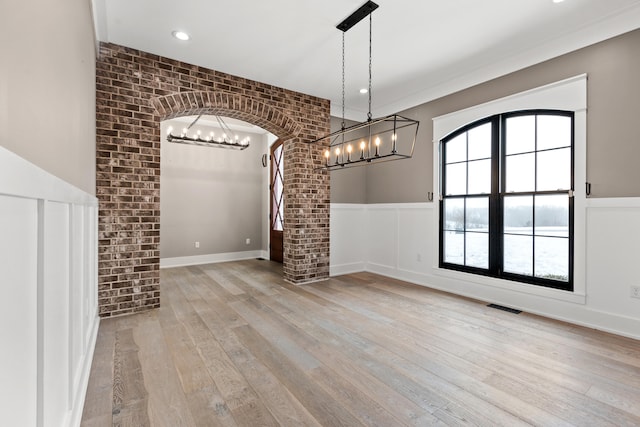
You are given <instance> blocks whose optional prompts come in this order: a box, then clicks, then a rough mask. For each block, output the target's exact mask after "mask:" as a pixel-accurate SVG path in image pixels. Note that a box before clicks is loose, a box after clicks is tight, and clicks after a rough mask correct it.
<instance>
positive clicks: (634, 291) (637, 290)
mask: <svg viewBox="0 0 640 427" xmlns="http://www.w3.org/2000/svg"><path fill="white" fill-rule="evenodd" d="M631 298H640V286H631Z"/></svg>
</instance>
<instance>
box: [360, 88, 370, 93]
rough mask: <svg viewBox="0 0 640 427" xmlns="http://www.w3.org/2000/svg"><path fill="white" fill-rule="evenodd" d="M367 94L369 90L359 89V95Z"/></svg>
mask: <svg viewBox="0 0 640 427" xmlns="http://www.w3.org/2000/svg"><path fill="white" fill-rule="evenodd" d="M368 92H369V90H368V89H367V88H365V87H363V88H362V89H360V93H361V94H363V95H364V94H365V93H368Z"/></svg>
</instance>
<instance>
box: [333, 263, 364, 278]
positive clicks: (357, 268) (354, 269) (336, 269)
mask: <svg viewBox="0 0 640 427" xmlns="http://www.w3.org/2000/svg"><path fill="white" fill-rule="evenodd" d="M365 270H366V264H365V263H364V262H354V263H351V264H340V265H331V266H330V267H329V276H331V277H333V276H342V275H343V274H351V273H359V272H361V271H365Z"/></svg>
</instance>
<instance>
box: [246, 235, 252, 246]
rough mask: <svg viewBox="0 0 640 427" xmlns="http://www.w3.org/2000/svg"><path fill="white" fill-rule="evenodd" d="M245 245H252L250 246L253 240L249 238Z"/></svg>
mask: <svg viewBox="0 0 640 427" xmlns="http://www.w3.org/2000/svg"><path fill="white" fill-rule="evenodd" d="M245 243H246V244H247V245H250V244H251V239H250V238H248V237H247V240H245Z"/></svg>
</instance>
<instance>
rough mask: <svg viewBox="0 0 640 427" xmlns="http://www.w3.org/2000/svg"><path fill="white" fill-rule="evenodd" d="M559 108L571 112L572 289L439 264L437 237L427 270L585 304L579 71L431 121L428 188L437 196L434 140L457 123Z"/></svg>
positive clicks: (583, 83)
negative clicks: (431, 137) (522, 281)
mask: <svg viewBox="0 0 640 427" xmlns="http://www.w3.org/2000/svg"><path fill="white" fill-rule="evenodd" d="M538 109H547V110H565V111H573V112H574V126H575V134H574V182H575V198H574V253H573V263H574V272H573V274H574V276H573V292H570V291H563V290H558V289H551V288H545V287H542V286H539V285H531V284H526V283H521V282H514V281H510V280H505V279H497V278H492V277H486V276H480V275H476V274H472V273H463V272H459V271H453V270H448V269H444V268H440V267H439V265H438V256H439V241H438V239H434V242H433V244H434V250H433V254H434V258H433V265H434V267H433V272H434V274H437V275H439V276H443V277H448V278H452V279H457V280H464V281H467V282H472V283H478V284H482V285H487V286H494V287H498V288H502V289H509V290H513V291H520V292H523V293H529V294H533V295H537V296H544V297H549V298H554V299H559V300H562V301H568V302H575V303H580V304H585V303H586V194H585V191H584V183H585V182H586V180H587V179H586V169H587V75H586V74H581V75H578V76H575V77H571V78H568V79H565V80H561V81H558V82H555V83H551V84H548V85H545V86H541V87H538V88H535V89H531V90H528V91H525V92H521V93H517V94H515V95H511V96H508V97H505V98H500V99H497V100H494V101H490V102H487V103H484V104H480V105H476V106H474V107H470V108H466V109H464V110H460V111H456V112H453V113H450V114H446V115H443V116H439V117H435V118H434V119H433V186H434V188H433V192H434V194H440V190H439V189H440V155H439V145H440V140H441V139H442V138H444V137H445V136H447V135H449V134H450V133H452V132H454V131H455V130H457V129H460V128H461V127H463V126H465V125H467V124H469V123H473V122H475V121H477V120H480V119H483V118H485V117H489V116H493V115H496V114H503V113H507V112H510V111H519V110H538ZM436 212H437V213H436V214H435V215H434V223H433V227H434V236H439V235H440V233H439V224H440V210H439V209H437V210H436Z"/></svg>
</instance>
